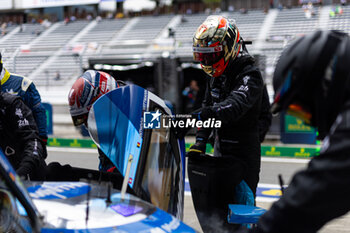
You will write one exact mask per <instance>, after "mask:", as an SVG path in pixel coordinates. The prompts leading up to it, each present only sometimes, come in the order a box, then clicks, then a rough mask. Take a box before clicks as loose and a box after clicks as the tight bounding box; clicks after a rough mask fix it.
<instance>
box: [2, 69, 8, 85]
mask: <svg viewBox="0 0 350 233" xmlns="http://www.w3.org/2000/svg"><path fill="white" fill-rule="evenodd" d="M9 78H10V72H8V71H7V70H6V69H5V68H3V69H2V71H1V74H0V80H1V85H3V84H4V83H5V82H6V81H7V80H8V79H9Z"/></svg>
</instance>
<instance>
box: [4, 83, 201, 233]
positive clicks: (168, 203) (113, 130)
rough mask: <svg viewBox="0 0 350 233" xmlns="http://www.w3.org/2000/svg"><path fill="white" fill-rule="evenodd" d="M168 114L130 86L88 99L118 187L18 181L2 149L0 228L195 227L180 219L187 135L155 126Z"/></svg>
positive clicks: (129, 229) (151, 97)
mask: <svg viewBox="0 0 350 233" xmlns="http://www.w3.org/2000/svg"><path fill="white" fill-rule="evenodd" d="M121 103H123V104H121ZM101 112H102V113H103V114H98V113H101ZM170 115H171V111H170V109H169V108H168V107H167V106H166V104H165V102H164V101H163V100H161V99H160V98H158V97H157V96H155V95H154V94H152V93H150V92H148V91H147V90H144V89H142V88H141V87H138V86H135V85H130V86H126V87H123V88H119V89H116V90H114V91H112V92H110V93H107V94H106V95H104V96H102V97H101V98H100V99H98V100H97V101H96V102H95V104H94V105H93V107H92V109H91V112H90V114H89V121H88V122H89V127H90V133H91V136H92V138H93V140H94V141H95V142H96V144H97V145H98V147H99V148H100V149H101V150H102V151H103V152H104V153H105V154H106V155H107V156H108V157H109V158H110V160H111V161H112V162H113V163H114V164H115V165H116V167H117V169H118V170H119V171H120V173H121V174H122V175H123V176H124V182H123V185H122V187H121V191H120V190H118V189H113V188H112V187H111V184H110V183H108V182H105V183H104V182H101V181H98V180H94V179H88V180H85V181H84V180H81V181H78V182H72V181H70V182H69V181H65V182H24V183H22V181H21V180H20V178H19V177H18V176H17V175H16V173H15V171H14V169H13V168H12V166H11V165H10V163H9V162H8V161H7V159H6V156H4V154H3V152H2V151H0V207H1V208H0V232H84V233H85V232H86V233H87V232H113V233H117V232H195V230H193V229H192V228H190V227H189V226H187V225H185V224H184V223H183V222H181V221H180V219H181V218H182V215H183V200H184V198H183V195H184V188H183V187H184V177H185V176H184V161H185V153H184V141H183V139H179V138H177V137H176V136H175V133H174V132H172V130H170V128H160V127H158V123H159V121H160V120H161V119H162V118H164V117H167V116H170ZM146 118H147V120H146ZM153 118H154V119H153ZM146 121H147V122H148V123H149V124H148V125H147V124H146V123H147V122H146ZM127 186H129V187H128V188H129V189H132V190H133V192H134V193H135V194H136V195H137V196H138V197H136V196H134V195H131V194H129V193H126V190H127ZM139 197H140V198H139ZM141 198H142V199H143V200H142V199H141ZM151 203H152V204H151ZM169 213H170V214H169ZM171 214H172V215H171ZM174 216H175V217H174Z"/></svg>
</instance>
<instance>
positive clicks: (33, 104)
mask: <svg viewBox="0 0 350 233" xmlns="http://www.w3.org/2000/svg"><path fill="white" fill-rule="evenodd" d="M1 89H2V91H4V92H8V93H10V94H14V95H17V96H20V97H21V98H22V99H23V102H24V103H25V104H26V105H27V106H28V107H29V108H30V109H31V110H32V112H33V115H34V118H35V121H36V124H37V126H38V130H39V136H40V138H42V139H47V127H46V124H47V121H46V111H45V108H44V106H43V105H42V104H41V98H40V94H39V92H38V90H37V89H36V87H35V85H34V83H33V81H32V80H30V79H28V78H26V77H23V76H20V75H17V74H10V72H8V71H7V70H6V69H5V68H3V70H2V72H1Z"/></svg>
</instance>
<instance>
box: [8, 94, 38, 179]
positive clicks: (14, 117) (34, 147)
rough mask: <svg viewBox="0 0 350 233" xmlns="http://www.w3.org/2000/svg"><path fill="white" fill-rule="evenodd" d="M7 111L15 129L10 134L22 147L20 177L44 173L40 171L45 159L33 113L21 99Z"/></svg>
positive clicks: (18, 171) (12, 127) (15, 101)
mask: <svg viewBox="0 0 350 233" xmlns="http://www.w3.org/2000/svg"><path fill="white" fill-rule="evenodd" d="M7 111H8V112H7V114H8V116H9V119H10V120H9V122H11V127H10V128H11V129H13V132H10V133H13V134H15V138H16V139H17V140H18V141H19V142H20V145H21V147H22V148H21V149H22V155H21V158H22V160H21V162H20V165H19V168H18V169H17V173H18V175H20V176H28V175H30V174H32V173H33V172H37V173H40V172H44V171H39V169H40V168H39V167H40V164H41V163H42V161H43V160H44V158H43V155H42V153H43V150H42V146H41V143H40V142H39V140H40V139H39V135H38V131H37V126H36V123H35V121H34V118H33V115H32V112H31V111H30V109H29V108H28V107H27V106H26V105H25V104H24V103H23V101H22V100H21V99H20V98H16V99H15V100H14V101H13V102H12V104H11V105H10V107H9V108H8V109H7Z"/></svg>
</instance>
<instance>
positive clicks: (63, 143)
mask: <svg viewBox="0 0 350 233" xmlns="http://www.w3.org/2000/svg"><path fill="white" fill-rule="evenodd" d="M47 144H48V146H52V147H74V148H97V146H96V145H95V143H94V142H93V141H92V140H90V139H67V138H49V139H48V142H47ZM191 145H192V144H190V143H186V151H187V150H188V149H189V147H190V146H191ZM213 150H214V149H213V147H212V146H210V145H208V146H207V151H206V152H207V153H208V154H212V153H213ZM319 152H320V147H319V146H311V145H310V146H309V145H305V146H304V145H303V146H289V145H288V146H285V145H265V144H264V145H261V155H262V156H268V157H293V158H310V157H314V156H317V155H318V154H319Z"/></svg>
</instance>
